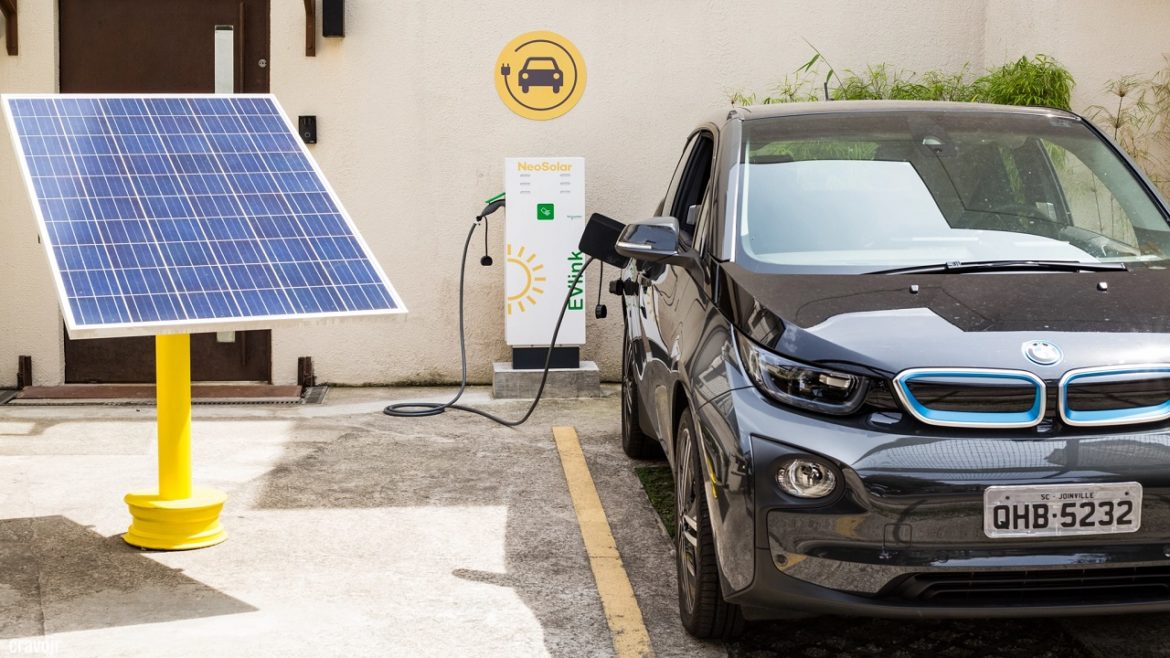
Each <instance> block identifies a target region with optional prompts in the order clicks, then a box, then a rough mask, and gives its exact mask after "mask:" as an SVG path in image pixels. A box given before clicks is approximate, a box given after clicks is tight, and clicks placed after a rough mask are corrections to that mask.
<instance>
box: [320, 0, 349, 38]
mask: <svg viewBox="0 0 1170 658" xmlns="http://www.w3.org/2000/svg"><path fill="white" fill-rule="evenodd" d="M321 36H323V37H343V36H345V0H322V2H321Z"/></svg>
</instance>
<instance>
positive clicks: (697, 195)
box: [638, 129, 715, 445]
mask: <svg viewBox="0 0 1170 658" xmlns="http://www.w3.org/2000/svg"><path fill="white" fill-rule="evenodd" d="M714 153H715V138H714V135H713V133H712V132H711V131H709V130H706V129H704V130H700V131H698V132H696V133H695V134H694V135H692V136H691V139H690V141H689V142H688V145H687V149H686V151H685V152H684V156H683V159H682V160H681V162H680V167H679V170H678V172H677V173H676V178H677V183H672V187H673V188H674V189H672V190H668V196H667V197H666V199H665V201H664V202H663V213H664V214H667V215H669V216H671V217H674V218H676V219H677V220H678V223H679V243H680V244H679V250H680V251H684V250H685V251H689V250H692V249H693V248H694V244H695V238H696V236H697V235H698V231H697V228H698V224H699V218H700V217H701V216H702V214H703V212H702V210H703V200H704V198H705V197H706V194H707V188H708V187H709V183H710V179H711V170H712V165H713V158H714ZM638 283H639V286H638V287H639V290H640V295H641V296H640V299H639V304H640V305H641V306H642V307H643V308H644V309H645V315H644V318H643V326H644V334H643V335H644V341H645V343H646V370H645V373H644V374H643V385H642V387H641V390H643V391H645V393H644V394H643V396H644V398H646V399H644V402H645V404H646V405H647V406H646V407H645V408H647V409H653V410H654V413H652V414H650V415H651V416H652V417H653V419H654V425H655V427H654V429H655V431H656V432H657V434H658V436H660V437H664V438H667V437H673V434H674V427H673V424H674V417H673V414H672V407H671V404H672V400H671V394H672V392H673V390H674V384H675V381H677V379H678V376H677V373H678V362H679V356H680V354H681V350H680V330H681V327H682V325H683V321H684V318H685V316H686V314H687V313H688V312H689V311H690V310H694V307H695V304H697V303H698V284H697V282H696V281H695V280H694V278H692V276H691V274H690V273H689V272H688V271H687V269H686V268H684V267H680V266H664V265H650V266H642V267H640V268H639V271H638ZM668 445H673V441H672V440H669V442H668Z"/></svg>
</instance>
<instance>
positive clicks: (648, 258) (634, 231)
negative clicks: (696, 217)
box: [614, 217, 686, 265]
mask: <svg viewBox="0 0 1170 658" xmlns="http://www.w3.org/2000/svg"><path fill="white" fill-rule="evenodd" d="M614 246H615V248H616V249H617V252H618V253H619V254H621V255H623V256H626V257H628V258H633V259H634V260H636V261H639V262H641V263H661V264H665V265H678V264H681V263H683V262H684V261H686V256H684V255H682V254H680V253H679V242H678V220H677V219H675V218H674V217H651V218H650V219H643V220H641V221H638V222H633V223H631V224H628V225H626V227H625V228H624V229H622V232H621V234H620V235H619V236H618V239H617V244H616V245H614Z"/></svg>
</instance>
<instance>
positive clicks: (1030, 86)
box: [972, 55, 1073, 110]
mask: <svg viewBox="0 0 1170 658" xmlns="http://www.w3.org/2000/svg"><path fill="white" fill-rule="evenodd" d="M972 85H973V87H974V90H975V95H974V100H977V101H981V102H984V103H999V104H1001V105H1033V106H1042V107H1055V108H1059V109H1062V110H1069V109H1071V107H1070V103H1069V101H1070V98H1071V96H1072V87H1073V77H1072V74H1071V73H1069V71H1068V69H1066V68H1064V67H1063V66H1061V64H1060V62H1057V61H1056V60H1055V59H1053V58H1052V57H1049V56H1048V55H1036V56H1035V57H1034V58H1031V59H1029V58H1028V57H1021V58H1019V59H1018V60H1016V61H1015V62H1011V63H1008V64H1004V65H1003V66H1001V67H999V68H997V69H993V70H991V71H989V72H988V73H987V74H985V75H983V76H981V77H979V78H977V79H976V80H975V81H974V83H972Z"/></svg>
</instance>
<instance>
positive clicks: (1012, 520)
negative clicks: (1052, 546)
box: [983, 482, 1142, 538]
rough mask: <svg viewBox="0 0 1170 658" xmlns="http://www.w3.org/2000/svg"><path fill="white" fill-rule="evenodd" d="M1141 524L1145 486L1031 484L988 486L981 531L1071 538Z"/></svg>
mask: <svg viewBox="0 0 1170 658" xmlns="http://www.w3.org/2000/svg"><path fill="white" fill-rule="evenodd" d="M1141 525H1142V485H1140V484H1138V483H1137V482H1111V483H1108V484H1029V485H1024V486H1019V487H987V489H986V490H984V492H983V532H984V533H985V534H986V535H987V536H988V537H992V538H1000V537H1068V536H1072V535H1111V534H1118V533H1123V532H1137V530H1138V528H1140V527H1141Z"/></svg>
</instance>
